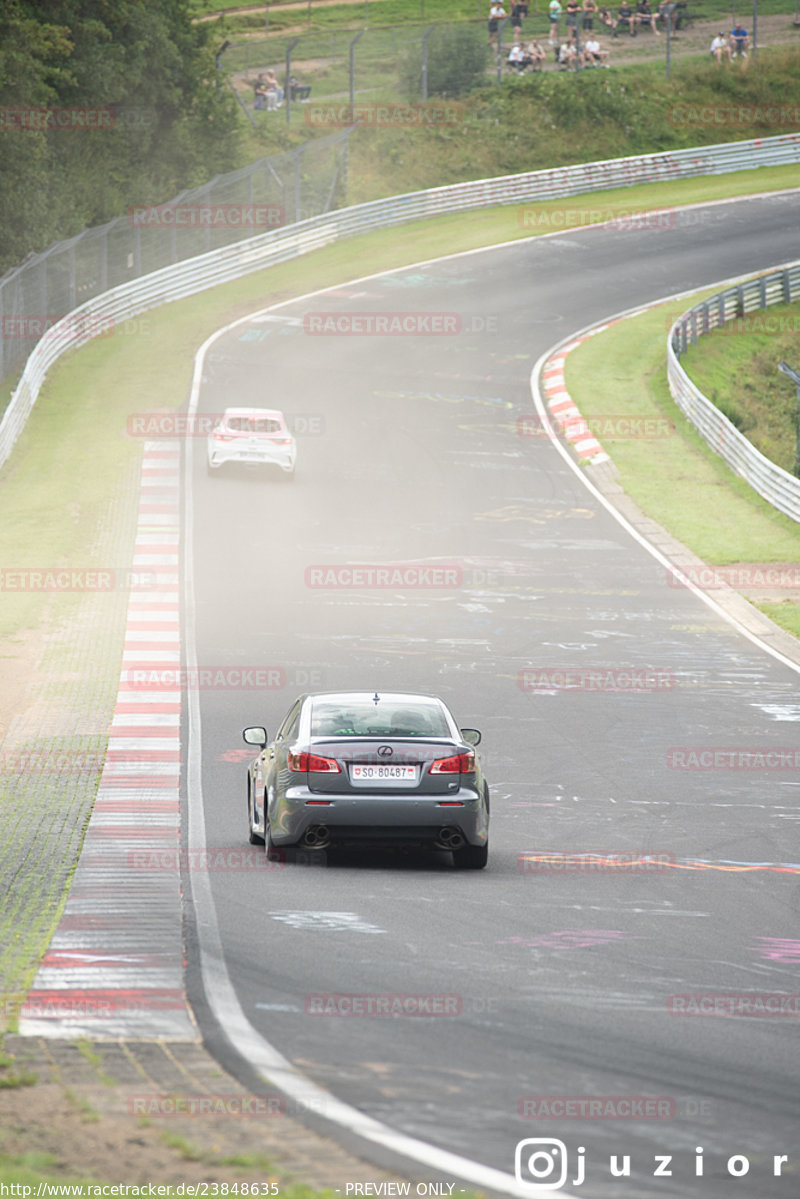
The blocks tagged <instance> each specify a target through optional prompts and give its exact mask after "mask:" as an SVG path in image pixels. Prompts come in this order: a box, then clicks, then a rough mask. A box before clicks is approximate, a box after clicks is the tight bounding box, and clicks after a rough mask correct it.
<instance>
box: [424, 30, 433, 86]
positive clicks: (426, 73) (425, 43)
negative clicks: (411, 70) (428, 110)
mask: <svg viewBox="0 0 800 1199" xmlns="http://www.w3.org/2000/svg"><path fill="white" fill-rule="evenodd" d="M433 30H434V26H433V25H429V26H428V28H427V29H426V30H425V32H424V33H423V35H422V99H423V101H427V99H428V38H429V37H430V35H431V34H432V33H433Z"/></svg>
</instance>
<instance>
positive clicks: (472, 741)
mask: <svg viewBox="0 0 800 1199" xmlns="http://www.w3.org/2000/svg"><path fill="white" fill-rule="evenodd" d="M459 732H460V733H461V736H462V737H463V738H464V740H465V741H466V742H467V744H468V745H480V743H481V735H480V733H479V732H478V730H477V729H460V730H459Z"/></svg>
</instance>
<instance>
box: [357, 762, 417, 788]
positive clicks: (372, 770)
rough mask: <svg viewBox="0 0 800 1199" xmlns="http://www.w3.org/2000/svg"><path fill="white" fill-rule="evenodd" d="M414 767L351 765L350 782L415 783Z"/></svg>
mask: <svg viewBox="0 0 800 1199" xmlns="http://www.w3.org/2000/svg"><path fill="white" fill-rule="evenodd" d="M417 769H418V767H416V766H377V765H376V766H367V765H352V766H351V767H350V781H351V782H353V783H371V784H376V783H377V784H378V785H380V784H381V783H383V784H391V783H415V782H416V781H417Z"/></svg>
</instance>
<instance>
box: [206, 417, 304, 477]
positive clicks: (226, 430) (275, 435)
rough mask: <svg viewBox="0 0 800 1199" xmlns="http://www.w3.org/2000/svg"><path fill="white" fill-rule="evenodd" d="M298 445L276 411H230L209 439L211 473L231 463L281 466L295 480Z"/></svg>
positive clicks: (283, 418) (282, 418) (219, 422)
mask: <svg viewBox="0 0 800 1199" xmlns="http://www.w3.org/2000/svg"><path fill="white" fill-rule="evenodd" d="M296 458H297V443H296V442H295V439H294V437H292V434H291V433H290V432H289V429H288V428H287V425H286V418H285V417H284V415H283V413H282V412H278V410H277V409H275V408H226V409H225V412H224V413H223V415H222V418H221V420H219V421H218V422H217V424H216V425H215V426H214V428H213V429H212V430H211V432H210V433H209V435H208V473H209V474H213V473H214V472H215V471H217V470H219V468H220V467H221V466H224V465H225V464H226V463H227V462H242V463H245V464H248V463H250V464H252V463H256V464H265V465H273V466H278V467H280V469H281V470H282V471H283V472H284V474H285V475H286V476H287V477H288V478H290V479H291V478H294V464H295V459H296Z"/></svg>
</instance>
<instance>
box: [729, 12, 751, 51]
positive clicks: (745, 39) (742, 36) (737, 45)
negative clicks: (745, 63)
mask: <svg viewBox="0 0 800 1199" xmlns="http://www.w3.org/2000/svg"><path fill="white" fill-rule="evenodd" d="M731 49H732V50H733V57H734V58H736V55H737V54H738V55H740V56H741V57H742V58H747V51H748V50H749V49H750V35H749V34H748V32H747V30H746V29H744V28H743V27H742V24H741V22H740V21H737V23H736V24H735V25H734V27H733V29H732V30H731Z"/></svg>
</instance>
